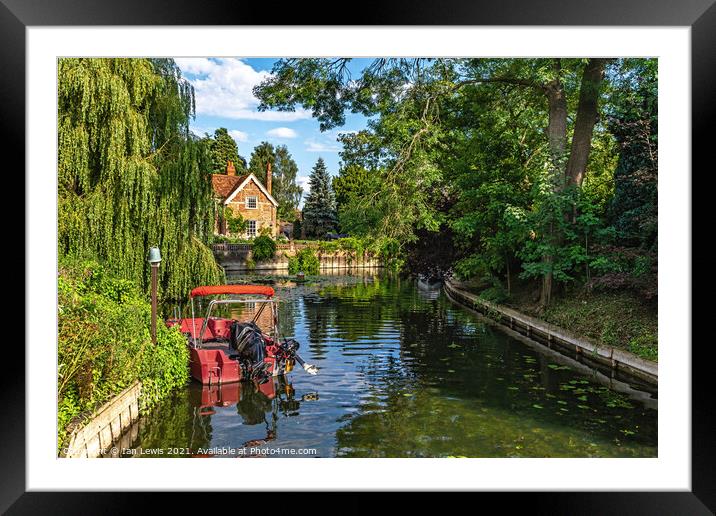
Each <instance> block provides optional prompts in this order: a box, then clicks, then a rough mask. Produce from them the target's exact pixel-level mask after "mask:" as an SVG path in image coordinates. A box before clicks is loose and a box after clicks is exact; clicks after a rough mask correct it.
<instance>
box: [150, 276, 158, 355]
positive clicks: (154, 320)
mask: <svg viewBox="0 0 716 516" xmlns="http://www.w3.org/2000/svg"><path fill="white" fill-rule="evenodd" d="M158 268H159V264H158V263H156V264H155V263H153V264H152V329H151V332H152V344H156V343H157V269H158Z"/></svg>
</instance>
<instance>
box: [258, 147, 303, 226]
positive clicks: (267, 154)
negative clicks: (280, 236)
mask: <svg viewBox="0 0 716 516" xmlns="http://www.w3.org/2000/svg"><path fill="white" fill-rule="evenodd" d="M269 163H270V164H271V195H272V197H273V198H274V199H276V202H278V211H277V216H278V218H279V220H291V219H292V218H293V217H294V212H295V211H296V210H297V209H298V205H299V203H300V202H301V196H302V195H303V189H302V188H301V187H300V186H299V185H298V184H297V183H296V176H297V175H298V164H297V163H296V162H295V161H294V159H293V157H292V156H291V153H290V152H289V151H288V147H286V146H285V145H279V146H278V147H274V146H273V145H271V144H270V143H269V142H261V144H260V145H257V146H256V147H255V148H254V150H253V152H252V153H251V159H250V160H249V169H248V171H249V172H250V173H252V174H254V175H255V176H256V177H257V178H258V179H259V181H261V182H262V183H263V184H264V185H265V184H266V172H267V168H268V164H269Z"/></svg>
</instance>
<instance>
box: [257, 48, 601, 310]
mask: <svg viewBox="0 0 716 516" xmlns="http://www.w3.org/2000/svg"><path fill="white" fill-rule="evenodd" d="M348 61H350V59H347V58H346V59H344V58H339V59H288V60H279V61H278V62H277V63H276V64H275V66H274V69H273V70H272V72H273V73H272V75H271V76H270V77H269V78H267V79H266V80H265V81H264V82H263V83H261V84H260V85H258V86H257V87H256V88H255V89H254V92H255V94H256V96H257V97H258V98H259V99H260V100H261V104H260V106H259V109H268V108H269V107H274V108H278V109H279V110H293V109H295V106H296V105H301V106H303V107H304V108H308V109H311V110H312V112H313V115H314V117H316V118H317V119H318V120H319V121H320V123H321V129H328V128H332V127H335V126H338V125H341V124H342V123H343V122H344V121H345V115H344V113H345V110H346V109H351V110H352V111H354V112H360V113H363V114H365V115H368V116H372V115H379V117H378V118H377V119H374V120H373V121H371V123H370V124H369V126H370V128H371V129H372V131H371V132H372V133H373V134H374V135H375V136H376V137H377V138H376V139H377V140H379V141H377V142H375V144H371V142H370V141H369V140H370V139H365V138H364V139H363V141H362V142H357V141H354V142H353V143H362V144H364V145H365V144H368V145H371V146H372V147H373V150H374V155H375V156H376V158H377V159H379V160H381V161H382V162H383V164H384V165H386V166H385V167H384V170H385V172H384V175H383V177H382V182H381V189H380V190H381V192H380V194H379V195H378V194H377V193H376V192H371V193H369V194H368V195H367V196H366V197H365V198H366V202H365V203H364V208H365V210H363V211H366V210H370V208H371V207H375V206H376V202H380V203H383V206H382V207H381V209H380V210H379V212H377V213H382V217H381V218H382V221H381V220H374V221H372V222H371V224H367V225H366V224H364V227H373V228H374V230H375V231H376V232H378V233H379V234H387V232H395V231H399V233H396V236H400V237H401V238H403V239H405V238H407V239H410V238H414V234H413V235H411V233H413V232H412V231H411V229H410V227H411V225H412V226H413V227H414V228H418V229H419V228H421V227H424V228H432V229H433V230H436V229H437V228H438V227H439V225H440V222H439V219H440V217H439V216H437V214H436V213H435V211H434V210H431V201H430V196H431V195H435V193H436V192H435V191H434V190H435V188H434V187H435V186H436V185H437V184H438V183H439V182H440V176H441V171H440V170H436V169H435V167H434V163H435V157H436V155H437V154H439V152H440V146H441V145H442V144H443V142H444V139H443V138H444V137H445V136H446V135H444V134H441V131H442V130H443V129H444V126H443V124H442V123H441V120H442V118H441V115H442V114H444V113H445V108H446V104H448V103H449V102H450V101H451V100H452V99H454V98H455V96H462V95H466V94H467V95H469V92H470V91H473V90H475V89H476V88H489V89H490V90H491V91H495V92H496V93H497V94H498V95H500V96H501V97H502V99H503V102H504V103H506V104H507V103H509V102H510V101H511V99H512V98H513V97H514V96H515V95H522V93H520V90H528V91H529V92H530V95H531V102H532V103H533V105H535V106H541V105H545V107H546V117H545V120H544V125H543V128H544V133H545V134H546V140H547V143H548V149H549V162H548V164H549V169H550V171H551V174H550V175H549V177H547V178H545V179H546V181H545V184H544V186H545V188H546V190H545V192H548V193H549V195H546V196H545V197H544V199H543V203H542V204H543V206H544V209H543V210H542V213H543V215H544V216H543V218H542V221H541V227H540V228H539V229H540V231H539V238H541V239H542V241H543V245H542V249H543V250H544V252H545V256H544V263H543V265H542V267H541V268H540V273H541V274H542V276H543V283H542V289H541V290H542V293H541V300H542V304H543V305H546V304H548V303H549V302H550V298H551V292H552V277H553V272H554V271H553V268H554V266H555V265H554V257H553V256H552V254H551V253H552V251H551V250H552V249H554V248H556V247H559V246H560V245H561V243H562V234H561V232H562V230H563V226H562V218H563V217H567V216H572V218H573V215H574V207H573V206H574V204H573V203H570V202H563V201H562V200H561V196H562V193H563V191H564V190H565V188H566V187H567V186H577V187H579V186H581V184H582V181H583V180H584V176H585V172H586V165H587V162H588V158H589V150H590V144H591V138H592V132H593V128H594V125H595V123H596V120H597V113H598V99H599V92H600V84H601V82H602V78H603V74H604V67H605V64H606V60H604V59H376V60H374V61H373V63H372V64H371V65H370V66H369V67H367V68H366V69H365V70H364V71H363V72H362V74H361V75H360V77H359V78H357V79H356V78H353V77H351V76H350V73H349V72H348V69H347V63H348ZM465 92H467V93H465ZM575 92H579V93H578V94H579V101H578V102H577V107H576V110H575V111H576V112H575V113H574V114H573V116H572V117H571V118H572V119H573V120H574V121H575V122H574V124H573V127H571V129H572V131H570V116H569V110H570V106H571V105H573V104H574V103H573V102H570V97H571V96H573V95H574V93H575ZM545 101H546V102H545ZM570 132H572V133H573V137H572V141H571V145H570V142H569V134H570ZM378 149H381V150H378ZM408 206H413V207H414V209H409V208H407V207H408ZM355 213H356V214H360V213H361V210H359V209H357V210H355ZM396 222H397V223H396Z"/></svg>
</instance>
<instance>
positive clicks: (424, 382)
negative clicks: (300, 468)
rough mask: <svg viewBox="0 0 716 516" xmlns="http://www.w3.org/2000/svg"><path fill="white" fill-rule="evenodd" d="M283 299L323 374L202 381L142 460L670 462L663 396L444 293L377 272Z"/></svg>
mask: <svg viewBox="0 0 716 516" xmlns="http://www.w3.org/2000/svg"><path fill="white" fill-rule="evenodd" d="M231 280H232V281H233V282H240V281H241V277H234V278H231ZM274 287H275V288H276V290H277V296H278V298H279V299H280V300H281V304H280V310H279V313H280V318H281V319H280V323H281V330H282V333H283V334H284V335H285V336H293V337H294V338H296V339H297V340H298V341H299V342H300V343H301V350H300V351H301V354H302V355H303V356H304V358H305V359H306V360H307V361H309V362H311V363H314V364H316V365H317V366H318V367H319V368H320V373H319V375H318V376H309V375H307V374H306V373H305V372H303V371H302V370H300V369H297V370H295V371H294V372H292V373H291V374H290V375H288V377H287V378H286V380H280V381H279V380H275V381H273V382H269V383H267V384H264V385H263V386H262V388H261V390H257V389H256V388H255V387H254V386H253V385H252V384H245V383H244V384H233V385H224V386H222V387H220V388H219V387H211V388H209V387H202V386H201V385H199V384H197V383H195V382H192V383H191V384H189V385H188V386H187V388H186V389H185V390H182V391H180V392H178V393H177V394H176V395H175V396H174V397H173V398H171V399H168V400H166V401H165V402H164V403H162V404H161V405H160V406H158V407H157V408H156V410H154V411H153V412H152V413H151V414H149V415H147V416H145V417H144V418H143V419H142V420H141V424H140V426H139V431H138V437H137V438H136V439H135V440H134V442H133V443H132V448H134V449H135V450H136V452H135V454H134V455H133V456H135V457H138V456H147V455H149V453H147V452H145V451H144V450H156V449H163V450H165V451H164V452H163V456H186V455H187V454H188V455H206V454H209V453H213V452H212V451H211V449H216V448H220V449H223V450H224V453H226V452H227V450H228V451H229V453H228V456H237V455H238V456H245V455H244V454H246V453H247V451H246V450H248V449H250V448H254V447H256V448H261V449H262V450H263V451H262V452H260V453H262V454H264V455H265V456H281V457H288V456H292V455H289V454H288V453H289V452H285V451H281V452H280V453H279V450H290V449H296V450H299V449H300V450H309V451H307V452H302V453H308V454H310V456H317V457H336V456H337V457H450V456H452V457H460V456H465V457H655V456H656V455H657V410H656V405H657V400H656V399H655V397H654V396H652V395H649V394H647V393H644V392H640V391H639V390H633V389H630V388H627V389H626V390H624V389H622V391H623V392H618V391H617V390H614V389H611V388H609V386H608V383H607V382H604V381H603V380H602V381H598V378H597V376H599V375H595V374H594V373H593V372H590V371H589V370H588V369H586V368H584V367H580V366H579V365H578V364H576V363H570V361H569V360H565V359H562V358H560V357H559V356H555V355H553V354H549V353H550V352H549V351H547V350H540V349H539V348H533V347H530V346H528V345H527V344H526V343H525V342H523V341H520V340H518V339H516V338H513V337H510V336H508V335H506V334H504V333H502V332H501V331H500V330H499V329H496V328H495V327H494V326H492V325H490V324H487V323H486V322H485V321H484V320H483V319H481V318H480V317H479V316H477V315H475V314H473V313H471V312H469V311H467V310H465V309H463V308H461V307H460V306H457V305H455V304H453V303H452V302H451V301H450V300H449V299H447V298H446V297H445V295H444V294H443V293H441V292H427V291H424V290H422V289H419V288H418V287H417V286H416V284H415V282H414V281H410V280H404V279H402V280H401V279H397V278H387V277H383V276H379V275H370V274H369V275H362V276H347V277H343V278H340V277H334V278H327V279H326V281H320V282H318V283H315V284H311V283H310V282H309V283H306V284H303V285H291V284H290V283H289V284H287V283H282V282H281V281H279V282H277V283H276V284H275V285H274ZM602 378H603V377H602ZM232 449H234V450H237V449H240V450H243V451H242V452H239V453H238V454H232V453H230V451H231V450H232ZM267 450H275V452H270V451H268V452H267ZM310 450H315V452H312V451H310ZM207 451H208V452H207ZM202 452H203V453H202ZM257 453H259V452H257ZM293 456H304V457H305V456H306V455H293Z"/></svg>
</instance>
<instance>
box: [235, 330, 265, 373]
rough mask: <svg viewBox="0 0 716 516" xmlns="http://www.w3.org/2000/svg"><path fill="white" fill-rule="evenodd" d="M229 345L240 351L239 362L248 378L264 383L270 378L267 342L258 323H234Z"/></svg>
mask: <svg viewBox="0 0 716 516" xmlns="http://www.w3.org/2000/svg"><path fill="white" fill-rule="evenodd" d="M229 345H230V346H231V348H233V349H235V350H236V352H237V353H238V355H239V356H238V359H239V363H240V364H241V368H242V371H243V372H244V373H245V376H246V377H247V378H250V379H252V380H258V381H259V383H264V382H265V381H267V380H268V378H269V375H268V372H267V369H268V364H267V363H266V362H264V358H265V357H266V343H265V342H264V338H263V337H262V335H261V330H260V329H259V327H258V326H257V325H256V323H253V322H249V323H240V322H238V321H236V322H234V323H232V325H231V327H230V340H229Z"/></svg>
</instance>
